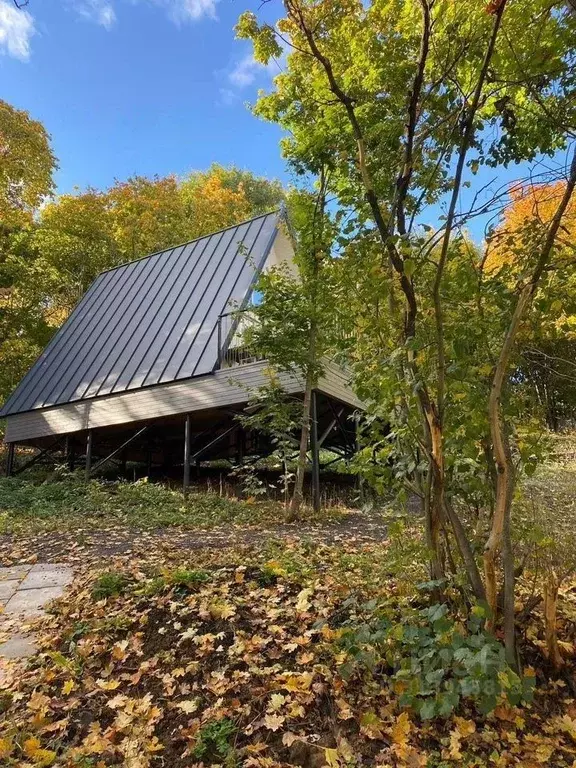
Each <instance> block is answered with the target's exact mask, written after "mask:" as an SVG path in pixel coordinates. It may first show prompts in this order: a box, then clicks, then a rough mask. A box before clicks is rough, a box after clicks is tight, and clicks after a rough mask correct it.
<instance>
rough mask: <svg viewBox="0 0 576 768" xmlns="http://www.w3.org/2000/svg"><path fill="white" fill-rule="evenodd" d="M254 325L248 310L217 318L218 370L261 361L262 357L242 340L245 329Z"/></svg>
mask: <svg viewBox="0 0 576 768" xmlns="http://www.w3.org/2000/svg"><path fill="white" fill-rule="evenodd" d="M253 323H256V317H255V316H254V314H253V313H252V312H251V311H250V309H249V308H247V309H242V310H236V311H235V312H226V313H225V314H223V315H220V317H219V318H218V364H219V367H220V368H233V367H235V366H237V365H247V364H248V363H255V362H257V361H258V360H263V359H264V358H263V356H262V355H261V354H259V353H258V352H257V351H256V350H255V349H253V348H251V347H250V346H248V345H247V344H246V342H245V339H244V334H245V331H246V329H247V328H248V327H249V326H250V325H251V324H253Z"/></svg>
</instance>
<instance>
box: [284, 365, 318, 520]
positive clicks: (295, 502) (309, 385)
mask: <svg viewBox="0 0 576 768" xmlns="http://www.w3.org/2000/svg"><path fill="white" fill-rule="evenodd" d="M313 388H314V380H313V376H312V372H311V371H308V374H307V376H306V384H305V387H304V402H303V404H302V429H301V432H300V451H299V453H298V466H297V468H296V482H295V483H294V491H293V493H292V500H291V502H290V508H289V510H288V514H287V515H286V520H287V521H288V522H293V521H294V520H297V519H298V513H299V512H300V507H301V506H302V502H303V501H304V475H305V473H306V460H307V454H308V442H309V439H310V408H311V405H312V389H313Z"/></svg>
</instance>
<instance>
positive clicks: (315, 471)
mask: <svg viewBox="0 0 576 768" xmlns="http://www.w3.org/2000/svg"><path fill="white" fill-rule="evenodd" d="M316 400H317V394H316V391H315V390H314V391H313V392H312V401H311V403H310V452H311V454H312V506H313V507H314V511H315V512H319V511H320V446H319V444H318V405H317V402H316Z"/></svg>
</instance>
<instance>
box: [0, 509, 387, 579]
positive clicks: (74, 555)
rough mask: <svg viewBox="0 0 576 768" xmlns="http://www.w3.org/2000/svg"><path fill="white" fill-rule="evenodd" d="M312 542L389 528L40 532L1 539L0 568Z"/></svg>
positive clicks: (362, 539)
mask: <svg viewBox="0 0 576 768" xmlns="http://www.w3.org/2000/svg"><path fill="white" fill-rule="evenodd" d="M282 539H290V540H307V539H308V540H311V541H315V542H318V541H321V542H323V543H325V544H339V543H341V544H346V546H348V547H351V546H352V547H353V546H355V545H357V546H358V547H362V546H364V545H366V544H372V543H375V542H379V541H385V540H386V539H387V525H386V523H385V522H384V520H383V518H382V517H381V516H380V515H370V514H366V513H357V512H350V513H347V514H346V515H344V516H343V517H342V518H340V519H339V520H337V521H333V522H326V523H322V524H309V523H291V524H287V523H278V524H275V525H269V526H265V527H262V526H258V527H236V526H230V525H228V526H222V527H216V528H210V529H200V528H199V529H192V530H191V529H182V528H164V529H159V530H152V531H151V530H138V529H135V528H126V527H110V528H106V527H102V528H99V529H98V530H94V529H88V528H86V529H84V528H80V529H77V530H75V531H66V532H54V531H50V532H42V533H37V534H32V535H30V536H26V537H22V536H18V537H14V536H12V535H7V534H5V535H0V566H8V565H13V564H14V563H22V562H35V561H36V560H38V561H43V562H70V563H74V562H78V561H79V560H83V561H92V562H94V563H96V562H97V561H105V560H107V559H109V558H113V557H117V556H122V555H131V554H138V553H140V552H148V553H149V552H150V550H156V551H158V550H166V551H174V550H178V549H181V550H183V551H186V550H190V551H193V550H199V549H225V548H228V547H241V546H253V545H255V544H256V545H257V544H259V543H265V542H266V541H269V540H282Z"/></svg>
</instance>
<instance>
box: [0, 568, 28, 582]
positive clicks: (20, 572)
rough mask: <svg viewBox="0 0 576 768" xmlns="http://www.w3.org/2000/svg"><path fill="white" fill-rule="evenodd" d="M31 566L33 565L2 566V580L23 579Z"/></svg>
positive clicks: (0, 569)
mask: <svg viewBox="0 0 576 768" xmlns="http://www.w3.org/2000/svg"><path fill="white" fill-rule="evenodd" d="M31 568H32V566H31V565H11V566H10V567H8V568H0V581H12V579H23V578H24V576H26V574H27V573H28V571H30V570H31Z"/></svg>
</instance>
